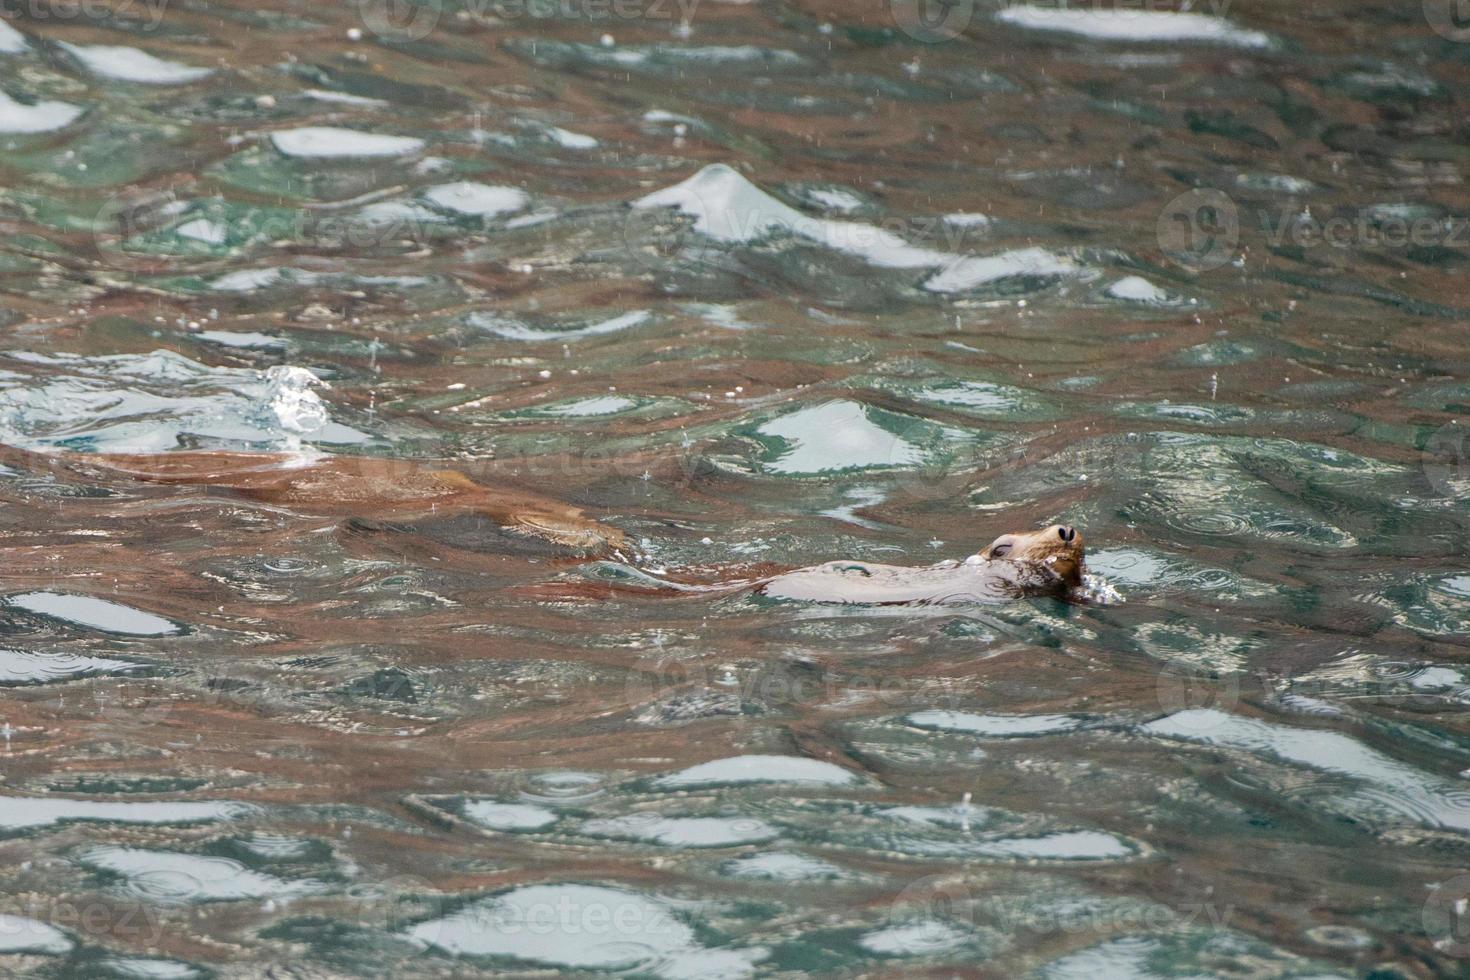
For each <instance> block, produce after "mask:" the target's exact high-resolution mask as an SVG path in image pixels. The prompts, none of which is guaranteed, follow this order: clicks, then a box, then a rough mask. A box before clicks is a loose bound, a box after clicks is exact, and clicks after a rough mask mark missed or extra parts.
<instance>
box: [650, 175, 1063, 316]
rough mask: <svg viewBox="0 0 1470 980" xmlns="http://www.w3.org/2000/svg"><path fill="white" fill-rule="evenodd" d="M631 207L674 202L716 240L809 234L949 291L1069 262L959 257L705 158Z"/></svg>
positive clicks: (1014, 255)
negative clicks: (929, 273)
mask: <svg viewBox="0 0 1470 980" xmlns="http://www.w3.org/2000/svg"><path fill="white" fill-rule="evenodd" d="M633 207H635V208H665V207H670V208H676V209H677V210H679V211H680V212H681V213H683V214H687V215H689V216H690V217H692V218H693V219H694V229H695V231H698V232H699V233H701V234H703V235H706V236H708V237H709V238H713V239H714V240H716V241H719V242H725V243H729V244H748V243H750V242H755V241H759V240H760V239H762V238H766V237H768V236H770V235H772V234H775V233H777V232H780V233H784V234H790V235H796V236H798V237H801V238H805V239H808V240H810V241H814V242H816V243H818V244H820V245H822V246H824V247H826V248H829V249H832V250H833V251H838V252H843V253H846V254H848V255H854V256H857V257H858V258H861V259H863V260H864V261H865V262H867V263H869V264H870V265H873V266H876V267H879V268H885V269H937V270H940V271H939V273H938V274H937V275H935V276H934V277H932V278H930V279H929V280H928V281H927V282H925V284H924V288H925V289H927V290H929V291H930V292H938V293H951V292H960V291H963V290H966V289H973V288H975V287H976V286H981V285H985V284H987V283H990V282H993V281H995V280H997V279H1003V278H1007V277H1010V276H1019V275H1071V274H1075V273H1077V272H1079V271H1081V270H1080V267H1079V266H1078V265H1077V263H1076V262H1074V261H1072V260H1071V259H1069V258H1067V257H1066V256H1063V255H1058V254H1056V253H1053V252H1049V251H1047V250H1046V249H1043V248H1026V249H1018V250H1016V251H1014V252H1006V253H1002V254H1000V255H996V256H967V255H958V254H955V253H952V252H942V251H938V250H936V249H931V248H925V247H923V246H919V245H912V244H910V243H909V242H907V241H905V240H904V239H903V238H901V237H900V236H898V235H895V234H894V233H892V232H890V231H885V230H884V229H882V228H879V227H877V226H875V225H870V224H863V223H860V222H854V221H832V220H828V219H826V218H815V217H811V216H810V215H806V214H803V213H802V212H800V211H798V210H796V209H795V208H793V207H791V206H789V205H787V204H783V203H782V202H781V201H778V200H776V199H775V198H774V197H772V196H771V195H769V194H767V193H766V192H765V191H763V190H761V189H760V188H759V187H757V186H756V185H755V184H752V183H751V182H750V181H748V180H746V179H745V177H744V176H742V175H741V174H740V173H739V172H738V171H736V170H735V169H734V168H733V167H729V166H727V165H725V164H721V163H716V164H710V165H709V166H707V167H705V168H703V169H702V170H700V171H699V172H697V173H695V174H694V175H693V176H691V177H689V178H687V179H686V180H684V181H681V182H680V183H678V184H675V185H673V186H672V187H666V188H664V189H663V190H659V191H654V192H653V193H652V194H648V195H646V196H644V197H641V198H639V199H638V200H636V201H634V202H633Z"/></svg>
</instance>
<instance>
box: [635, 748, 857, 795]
mask: <svg viewBox="0 0 1470 980" xmlns="http://www.w3.org/2000/svg"><path fill="white" fill-rule="evenodd" d="M857 781H858V777H857V775H856V774H855V773H853V772H851V771H849V770H847V769H844V768H842V767H841V766H838V765H834V764H832V763H830V762H823V761H822V760H820V759H804V758H802V757H800V756H794V755H737V756H731V757H730V758H728V759H715V760H714V761H712V762H702V763H700V764H699V765H697V766H690V767H689V768H688V769H683V770H680V771H679V772H676V773H671V774H670V775H667V776H661V777H659V778H658V779H656V780H654V783H653V784H654V785H655V786H658V787H660V788H662V789H682V788H685V787H689V786H733V785H742V784H748V783H812V784H818V785H823V786H847V785H851V784H852V783H855V782H857Z"/></svg>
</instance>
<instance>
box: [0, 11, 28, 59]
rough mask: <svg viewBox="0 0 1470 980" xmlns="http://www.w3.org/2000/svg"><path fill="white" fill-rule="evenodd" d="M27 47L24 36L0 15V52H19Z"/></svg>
mask: <svg viewBox="0 0 1470 980" xmlns="http://www.w3.org/2000/svg"><path fill="white" fill-rule="evenodd" d="M29 47H30V45H29V44H27V43H26V36H25V35H24V34H22V33H21V32H20V31H18V30H16V29H15V28H13V27H11V26H10V25H9V24H8V23H6V21H5V18H4V17H0V54H20V53H22V52H23V51H25V50H26V49H27V48H29Z"/></svg>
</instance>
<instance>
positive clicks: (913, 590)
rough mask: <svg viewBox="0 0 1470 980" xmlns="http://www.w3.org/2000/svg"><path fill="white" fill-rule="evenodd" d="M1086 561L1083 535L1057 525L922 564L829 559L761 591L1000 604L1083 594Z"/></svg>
mask: <svg viewBox="0 0 1470 980" xmlns="http://www.w3.org/2000/svg"><path fill="white" fill-rule="evenodd" d="M1082 560H1083V544H1082V535H1081V534H1079V533H1078V532H1077V530H1076V529H1075V528H1072V527H1069V526H1067V525H1064V524H1056V525H1053V526H1051V527H1048V528H1043V529H1042V530H1039V531H1017V532H1013V533H1011V534H1002V535H1001V536H1000V537H998V538H996V539H995V540H994V541H993V542H991V544H990V545H989V547H987V548H985V549H984V550H983V551H981V552H980V553H979V554H975V555H971V556H970V557H969V558H966V559H965V560H964V561H942V562H939V563H938V564H936V565H924V566H920V567H910V566H904V565H880V564H875V563H873V562H864V561H829V562H827V563H825V564H822V565H814V566H812V567H810V568H799V569H797V570H796V571H792V572H786V573H784V574H781V575H776V576H774V577H772V578H769V579H766V580H765V581H763V582H762V583H761V584H760V585H759V586H757V588H756V592H757V593H759V594H761V595H766V596H770V597H771V598H773V599H792V600H800V601H804V602H833V603H853V604H865V605H897V604H914V605H938V604H950V603H977V602H978V603H995V602H1005V601H1007V600H1010V599H1014V598H1016V597H1018V596H1021V595H1034V594H1058V595H1063V594H1067V593H1069V592H1071V591H1072V590H1074V589H1078V588H1080V587H1081V585H1082V573H1083V567H1082Z"/></svg>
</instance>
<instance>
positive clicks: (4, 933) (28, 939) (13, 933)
mask: <svg viewBox="0 0 1470 980" xmlns="http://www.w3.org/2000/svg"><path fill="white" fill-rule="evenodd" d="M74 945H75V944H74V943H73V942H72V941H71V940H70V939H68V938H67V936H66V933H64V932H62V931H61V930H60V929H58V928H56V927H55V926H50V925H47V924H46V923H44V922H37V921H36V920H35V919H27V918H24V917H23V916H19V915H5V914H0V953H50V954H53V955H60V954H62V953H66V952H70V951H71V948H72V946H74Z"/></svg>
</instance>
